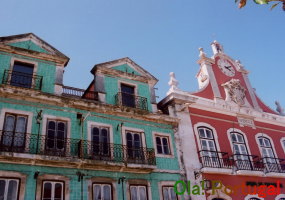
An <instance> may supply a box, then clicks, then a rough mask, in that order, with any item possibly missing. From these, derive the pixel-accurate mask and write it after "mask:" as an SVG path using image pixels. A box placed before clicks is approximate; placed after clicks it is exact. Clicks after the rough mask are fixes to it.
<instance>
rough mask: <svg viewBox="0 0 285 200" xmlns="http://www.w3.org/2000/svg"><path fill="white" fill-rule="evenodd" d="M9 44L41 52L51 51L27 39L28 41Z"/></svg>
mask: <svg viewBox="0 0 285 200" xmlns="http://www.w3.org/2000/svg"><path fill="white" fill-rule="evenodd" d="M9 45H10V46H14V47H20V48H23V49H29V50H33V51H38V52H41V53H49V52H48V51H46V50H45V49H43V48H41V47H39V46H38V45H36V44H35V43H33V42H32V41H31V40H27V41H23V42H15V43H10V44H9Z"/></svg>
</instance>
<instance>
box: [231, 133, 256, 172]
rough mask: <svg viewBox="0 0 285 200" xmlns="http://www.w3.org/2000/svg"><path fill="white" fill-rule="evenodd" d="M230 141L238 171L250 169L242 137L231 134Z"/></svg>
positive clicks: (237, 134)
mask: <svg viewBox="0 0 285 200" xmlns="http://www.w3.org/2000/svg"><path fill="white" fill-rule="evenodd" d="M231 140H232V144H233V152H234V156H235V160H236V164H237V167H238V168H239V169H248V170H250V169H252V168H253V166H251V162H250V158H249V155H248V151H247V148H246V144H245V141H244V137H243V135H242V134H240V133H237V132H232V133H231Z"/></svg>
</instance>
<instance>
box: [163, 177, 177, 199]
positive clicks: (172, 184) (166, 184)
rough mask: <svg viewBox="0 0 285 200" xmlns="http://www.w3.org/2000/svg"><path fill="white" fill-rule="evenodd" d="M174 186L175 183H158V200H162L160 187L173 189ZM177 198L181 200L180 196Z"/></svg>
mask: <svg viewBox="0 0 285 200" xmlns="http://www.w3.org/2000/svg"><path fill="white" fill-rule="evenodd" d="M174 185H175V181H160V182H158V191H159V200H164V199H163V190H162V187H173V188H174ZM177 197H178V200H181V195H177Z"/></svg>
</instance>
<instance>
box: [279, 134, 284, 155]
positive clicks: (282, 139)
mask: <svg viewBox="0 0 285 200" xmlns="http://www.w3.org/2000/svg"><path fill="white" fill-rule="evenodd" d="M283 142H284V143H283ZM280 143H281V146H282V149H283V151H284V153H285V137H282V138H281V139H280Z"/></svg>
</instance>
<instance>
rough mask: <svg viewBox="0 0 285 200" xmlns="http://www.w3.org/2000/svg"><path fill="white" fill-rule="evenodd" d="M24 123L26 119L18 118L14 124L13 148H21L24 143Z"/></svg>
mask: <svg viewBox="0 0 285 200" xmlns="http://www.w3.org/2000/svg"><path fill="white" fill-rule="evenodd" d="M26 121H27V118H26V117H23V116H19V117H18V118H17V122H16V128H15V135H14V146H16V147H23V146H24V141H25V132H26Z"/></svg>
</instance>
